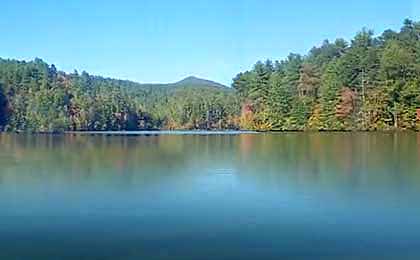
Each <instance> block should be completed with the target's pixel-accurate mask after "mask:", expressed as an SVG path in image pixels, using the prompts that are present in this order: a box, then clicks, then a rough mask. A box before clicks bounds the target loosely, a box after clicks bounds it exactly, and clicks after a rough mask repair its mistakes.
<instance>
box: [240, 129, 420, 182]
mask: <svg viewBox="0 0 420 260" xmlns="http://www.w3.org/2000/svg"><path fill="white" fill-rule="evenodd" d="M417 138H419V137H418V135H415V134H412V133H396V134H392V133H281V134H267V135H261V136H260V135H258V136H244V137H243V138H242V137H241V139H240V140H241V142H240V149H241V159H240V163H239V167H240V169H241V171H240V172H241V174H242V175H244V177H245V176H248V177H249V178H252V180H251V182H259V183H261V184H262V185H276V186H284V185H287V186H290V185H295V186H296V187H298V188H299V187H300V188H302V187H305V185H308V186H312V187H314V188H320V189H322V188H329V187H330V188H336V187H340V188H341V189H343V190H346V189H350V190H354V189H367V188H369V187H370V188H372V189H375V188H384V187H392V188H396V189H398V187H406V186H407V185H417V186H418V184H419V182H420V178H419V177H420V176H419V174H418V173H417V171H418V170H417V169H418V168H419V166H420V163H419V161H418V160H417V157H418V155H419V153H420V149H419V146H418V145H416V143H417V142H416V139H417ZM250 144H251V145H252V148H250Z"/></svg>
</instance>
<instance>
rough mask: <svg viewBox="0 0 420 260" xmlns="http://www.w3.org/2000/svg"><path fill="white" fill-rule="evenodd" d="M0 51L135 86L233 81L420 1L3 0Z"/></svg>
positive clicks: (400, 15) (419, 14) (398, 15)
mask: <svg viewBox="0 0 420 260" xmlns="http://www.w3.org/2000/svg"><path fill="white" fill-rule="evenodd" d="M0 12H1V13H0V35H1V40H0V57H3V58H17V59H33V58H34V57H40V58H42V59H44V60H45V61H47V62H48V63H53V64H55V65H56V66H57V67H58V68H59V69H61V70H64V71H67V72H71V71H73V69H77V70H79V71H82V70H86V71H88V72H89V73H91V74H99V75H103V76H110V77H115V78H122V79H130V80H135V81H139V82H173V81H177V80H180V79H181V78H183V77H185V76H189V75H195V76H199V77H204V78H208V79H211V80H215V81H219V82H221V83H224V84H230V82H231V79H232V77H233V76H234V75H235V74H236V73H237V72H239V71H242V70H245V69H248V68H250V67H251V66H252V65H253V64H254V63H255V62H256V61H257V60H258V59H266V58H271V59H282V58H284V57H285V56H287V54H288V53H289V52H297V53H306V52H307V51H308V50H309V49H310V48H311V47H312V46H314V45H318V44H319V43H321V42H322V41H323V40H324V39H327V38H328V39H335V38H337V37H343V38H345V39H350V38H351V37H352V36H354V34H355V33H356V32H357V31H359V30H360V29H361V28H362V27H363V26H366V27H368V28H371V29H374V30H375V32H376V33H380V32H382V31H383V30H384V29H387V28H392V29H399V28H400V26H401V24H402V21H403V19H405V18H412V19H417V20H419V18H420V0H399V1H394V0H352V1H350V0H347V1H336V0H324V1H313V0H293V1H280V0H243V1H240V0H238V1H228V0H207V1H200V0H177V1H173V0H138V1H137V0H119V1H106V0H71V1H70V0H69V1H59V0H56V1H52V0H49V1H42V0H27V1H26V0H25V1H24V0H1V6H0Z"/></svg>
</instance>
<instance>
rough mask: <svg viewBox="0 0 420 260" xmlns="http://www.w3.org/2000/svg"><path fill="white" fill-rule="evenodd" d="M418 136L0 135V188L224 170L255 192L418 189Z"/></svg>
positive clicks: (146, 182) (126, 181) (129, 181)
mask: <svg viewBox="0 0 420 260" xmlns="http://www.w3.org/2000/svg"><path fill="white" fill-rule="evenodd" d="M419 159H420V134H411V133H395V134H394V133H281V134H261V135H255V134H244V135H235V136H230V135H212V136H188V135H178V136H176V135H165V136H126V137H122V136H112V137H110V136H106V135H103V136H80V135H74V136H73V135H64V136H63V135H35V136H34V135H14V134H2V135H0V160H1V163H2V166H1V171H0V176H1V178H2V179H3V185H6V184H7V183H8V182H14V181H16V182H18V181H21V182H28V183H30V182H33V183H37V182H47V183H63V182H66V183H73V184H74V185H78V184H83V183H94V184H101V183H103V184H106V185H112V186H115V187H121V188H127V187H130V185H131V186H132V187H137V186H150V185H153V184H157V183H162V182H168V183H170V182H172V181H173V180H176V179H183V180H185V181H187V182H188V181H190V180H192V179H194V177H195V176H197V175H202V174H217V173H220V172H225V170H226V169H227V170H229V172H230V173H231V174H237V177H238V178H239V180H241V179H242V180H243V181H248V182H250V183H251V184H252V185H254V184H256V183H259V184H258V185H261V187H269V186H273V185H276V186H278V187H284V186H285V185H287V186H290V187H291V188H293V187H296V188H297V189H299V188H302V187H309V186H312V187H315V188H320V189H323V188H326V189H328V188H331V187H332V188H336V187H341V189H343V190H345V189H349V190H354V189H359V188H360V189H366V188H369V187H371V188H376V187H379V188H380V187H388V186H389V187H392V188H395V187H397V186H400V187H401V188H404V187H406V186H407V185H414V186H416V185H417V186H418V183H419V182H420V176H419V173H418V168H419V164H420V160H419Z"/></svg>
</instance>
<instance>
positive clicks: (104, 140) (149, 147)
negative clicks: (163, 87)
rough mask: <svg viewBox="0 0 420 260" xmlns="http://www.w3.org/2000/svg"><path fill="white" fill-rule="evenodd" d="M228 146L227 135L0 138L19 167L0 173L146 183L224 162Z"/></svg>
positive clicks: (3, 149)
mask: <svg viewBox="0 0 420 260" xmlns="http://www.w3.org/2000/svg"><path fill="white" fill-rule="evenodd" d="M233 144H234V141H233V140H232V139H231V138H229V137H228V136H184V135H179V136H169V135H167V136H166V135H165V136H137V137H136V136H106V135H103V136H99V135H98V136H80V135H64V136H63V135H13V134H5V135H2V136H1V138H0V145H1V147H0V154H4V153H7V154H9V155H11V156H13V157H14V158H18V159H17V160H18V161H19V163H18V165H17V166H16V167H9V168H8V169H6V170H4V169H3V171H2V173H0V174H1V175H2V176H6V177H7V179H9V180H10V181H14V180H15V181H18V180H19V181H27V182H30V181H31V180H33V179H37V180H42V181H45V182H47V183H48V182H54V181H59V182H60V181H61V182H66V183H75V184H77V183H89V182H92V183H101V182H102V183H112V184H113V185H114V186H117V185H118V184H121V185H122V186H123V187H127V185H133V186H139V185H140V186H141V185H152V184H153V183H159V182H162V181H165V180H167V181H170V180H171V178H182V177H183V176H187V175H189V174H195V173H197V171H200V170H201V171H203V170H204V169H206V168H211V167H213V165H217V164H226V162H230V160H231V159H230V157H231V156H232V154H233V153H232V149H233ZM6 148H7V149H6ZM9 166H12V165H11V163H9ZM6 168H7V166H6ZM18 173H19V174H18Z"/></svg>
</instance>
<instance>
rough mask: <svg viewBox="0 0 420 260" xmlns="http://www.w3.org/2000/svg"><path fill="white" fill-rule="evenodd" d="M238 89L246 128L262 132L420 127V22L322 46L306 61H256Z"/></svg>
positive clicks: (236, 80) (297, 58)
mask: <svg viewBox="0 0 420 260" xmlns="http://www.w3.org/2000/svg"><path fill="white" fill-rule="evenodd" d="M233 87H234V88H235V89H236V90H237V93H238V95H239V96H240V97H241V100H242V102H243V104H244V106H243V109H242V110H243V113H242V118H241V125H242V127H243V128H247V129H257V130H389V129H397V128H398V129H413V130H419V129H420V23H419V22H413V21H411V20H405V21H404V25H403V27H402V28H401V30H400V31H399V32H395V31H392V30H386V31H385V32H383V33H382V34H381V35H380V36H378V37H374V34H373V32H372V31H371V30H367V29H363V30H361V31H360V32H359V33H358V34H357V35H356V36H355V37H354V38H353V39H352V40H351V41H350V42H347V41H345V40H343V39H337V40H335V41H334V42H330V41H324V42H323V44H322V45H321V46H319V47H314V48H312V49H311V50H310V51H309V53H308V54H307V55H305V56H302V55H299V54H290V55H289V56H288V57H287V59H285V60H281V61H275V62H272V61H271V60H267V61H265V62H261V61H258V62H257V63H256V64H255V65H254V67H253V69H252V70H250V71H246V72H242V73H239V74H238V75H237V76H236V77H235V78H234V82H233Z"/></svg>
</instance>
